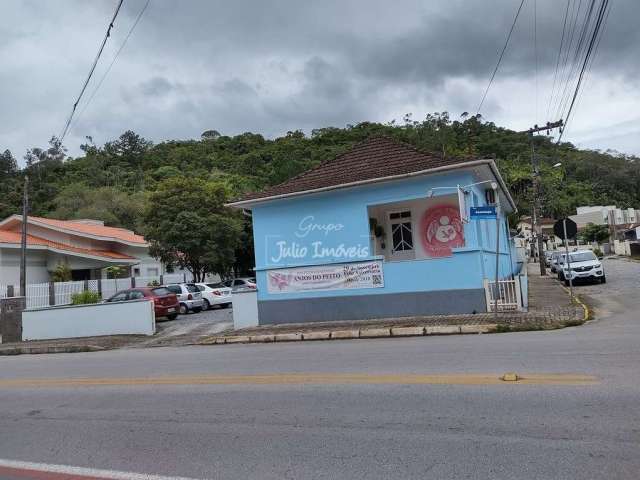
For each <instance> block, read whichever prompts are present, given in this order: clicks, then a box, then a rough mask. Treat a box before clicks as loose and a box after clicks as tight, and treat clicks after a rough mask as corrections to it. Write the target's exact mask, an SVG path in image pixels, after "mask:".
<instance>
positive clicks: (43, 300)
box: [0, 273, 193, 308]
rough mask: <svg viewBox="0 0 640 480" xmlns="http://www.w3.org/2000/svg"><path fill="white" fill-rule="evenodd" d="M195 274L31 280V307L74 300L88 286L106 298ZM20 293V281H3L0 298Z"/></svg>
mask: <svg viewBox="0 0 640 480" xmlns="http://www.w3.org/2000/svg"><path fill="white" fill-rule="evenodd" d="M192 279H193V277H192V276H191V275H188V274H187V275H185V274H182V273H180V274H167V275H158V276H155V277H133V278H111V279H106V278H103V279H100V280H85V281H75V282H47V283H31V284H28V285H27V292H26V297H27V308H45V307H50V306H56V305H69V304H71V296H72V295H73V294H74V293H80V292H83V291H84V290H89V291H92V292H98V293H100V296H101V297H102V298H109V297H111V296H112V295H114V294H115V293H116V292H119V291H120V290H125V289H127V288H131V287H134V286H136V287H146V286H147V285H163V284H164V285H166V284H168V283H181V282H184V281H191V280H192ZM19 293H20V287H19V286H18V285H2V284H0V298H6V297H10V296H17V295H19Z"/></svg>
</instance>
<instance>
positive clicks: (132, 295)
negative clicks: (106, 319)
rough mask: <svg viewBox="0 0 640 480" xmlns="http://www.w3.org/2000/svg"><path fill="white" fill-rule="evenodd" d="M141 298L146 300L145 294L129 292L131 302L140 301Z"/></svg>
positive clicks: (138, 291) (136, 291) (134, 291)
mask: <svg viewBox="0 0 640 480" xmlns="http://www.w3.org/2000/svg"><path fill="white" fill-rule="evenodd" d="M141 298H144V293H142V292H141V291H140V290H132V291H131V292H129V300H139V299H141Z"/></svg>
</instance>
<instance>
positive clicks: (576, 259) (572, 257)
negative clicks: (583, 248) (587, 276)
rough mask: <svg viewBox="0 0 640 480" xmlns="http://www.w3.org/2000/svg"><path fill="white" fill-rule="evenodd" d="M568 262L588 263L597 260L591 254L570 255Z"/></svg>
mask: <svg viewBox="0 0 640 480" xmlns="http://www.w3.org/2000/svg"><path fill="white" fill-rule="evenodd" d="M569 260H570V261H572V262H588V261H590V260H597V257H596V255H595V254H594V253H593V252H580V253H570V254H569Z"/></svg>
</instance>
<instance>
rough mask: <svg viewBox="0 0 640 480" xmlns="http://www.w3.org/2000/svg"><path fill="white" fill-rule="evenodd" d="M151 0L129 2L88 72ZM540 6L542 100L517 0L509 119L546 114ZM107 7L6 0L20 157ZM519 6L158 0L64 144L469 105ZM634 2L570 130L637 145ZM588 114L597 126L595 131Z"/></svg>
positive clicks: (10, 144)
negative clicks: (88, 137) (126, 134)
mask: <svg viewBox="0 0 640 480" xmlns="http://www.w3.org/2000/svg"><path fill="white" fill-rule="evenodd" d="M144 1H145V0H130V1H128V2H125V4H124V9H123V11H122V12H121V15H120V16H119V17H118V20H117V22H116V25H115V28H114V31H113V35H112V37H111V39H110V40H109V42H108V44H107V49H106V50H105V54H104V57H103V60H102V61H101V63H100V64H99V66H98V69H97V71H96V79H99V78H100V76H101V75H102V72H103V71H104V68H106V66H107V65H108V63H109V62H110V61H111V58H112V57H113V55H114V54H115V51H116V50H117V48H118V47H119V45H120V43H121V42H122V40H123V38H124V36H125V35H126V32H127V31H128V29H129V27H130V25H131V24H132V22H133V20H134V18H135V16H136V15H137V13H138V11H139V9H140V8H142V5H143V4H144ZM582 3H585V4H586V2H582ZM537 4H538V21H537V34H538V49H537V61H538V82H537V84H538V88H537V92H538V95H537V102H536V94H535V92H536V87H535V85H536V81H535V63H536V62H535V60H536V52H535V49H534V47H533V15H532V5H533V2H526V3H525V8H524V10H523V11H522V14H521V17H520V19H519V22H518V25H517V28H516V30H515V32H514V35H513V38H512V41H511V45H510V48H509V50H508V51H507V54H506V56H505V58H504V61H503V64H502V66H501V69H500V72H499V73H498V76H497V78H496V81H495V84H494V86H493V87H492V90H491V92H490V94H489V96H488V98H487V100H486V102H485V105H484V108H483V112H482V113H483V115H484V116H485V118H487V119H489V120H492V121H495V122H496V123H499V124H501V125H505V126H508V127H512V128H525V127H527V126H529V125H531V124H533V123H539V122H543V121H545V120H547V119H551V118H547V112H546V110H547V105H548V103H549V98H550V93H551V85H552V82H553V74H554V70H555V64H556V55H557V49H558V44H559V41H560V32H561V26H562V24H561V22H562V17H563V14H564V6H565V5H566V3H565V2H564V1H556V0H539V1H538V2H537ZM573 4H576V5H577V4H578V2H573V1H572V5H573ZM61 5H64V6H65V8H61ZM113 8H114V2H112V1H107V0H102V1H100V2H84V1H81V0H66V1H64V2H60V3H58V2H56V3H53V2H48V1H46V0H31V1H29V2H22V3H18V2H13V3H8V4H4V5H3V17H4V19H6V21H4V22H2V24H1V25H0V62H2V65H3V68H2V70H0V88H1V90H0V91H1V92H2V95H1V96H0V149H4V148H10V149H11V150H12V151H14V154H15V155H16V156H22V154H23V152H24V151H25V150H26V148H29V147H31V146H34V145H42V144H44V143H45V142H46V140H47V139H48V138H49V137H50V136H51V135H52V134H56V133H59V131H60V130H61V127H62V125H63V123H64V120H65V118H66V115H67V114H68V112H69V110H70V108H71V104H72V103H73V100H74V98H75V96H76V95H77V92H78V90H79V88H80V85H81V83H82V81H83V79H84V76H85V75H86V72H87V70H88V68H89V65H90V62H91V60H92V58H93V56H94V55H95V51H96V49H97V46H98V44H99V42H100V40H101V37H102V35H103V33H104V29H105V26H106V21H107V19H108V17H109V16H110V14H111V13H112V10H113ZM516 8H517V2H513V1H510V0H494V1H492V2H469V1H463V0H454V1H444V0H442V1H440V2H423V1H421V0H406V1H403V2H388V1H382V0H367V1H364V0H361V1H357V0H352V1H338V0H326V1H323V2H298V1H294V0H271V1H265V2H254V1H249V0H242V1H234V2H227V1H222V0H219V1H204V0H202V1H190V2H175V1H171V0H152V2H151V5H150V7H149V9H148V10H147V12H146V14H145V16H144V17H143V19H142V21H141V22H140V24H139V25H138V27H137V29H136V31H135V32H134V34H133V36H132V37H131V38H130V40H129V42H128V44H127V46H126V47H125V49H124V50H123V52H122V54H121V55H120V56H119V57H118V59H117V61H116V63H115V65H114V67H113V69H112V71H111V72H110V74H109V76H108V77H107V80H106V81H105V82H104V84H103V85H102V87H101V89H100V91H99V92H98V93H97V95H96V96H95V98H94V99H93V101H92V103H91V104H90V105H89V106H88V107H87V108H86V109H85V108H84V105H83V104H82V103H81V106H80V109H79V111H81V112H83V113H82V114H81V115H79V117H78V119H77V121H76V122H75V123H74V125H73V128H72V130H71V132H70V133H69V134H68V136H67V139H66V141H65V143H66V144H67V146H68V147H69V150H70V152H71V153H74V154H77V153H78V145H79V144H80V143H81V142H82V140H83V138H84V136H85V135H91V136H93V138H94V139H95V140H96V141H97V142H104V141H107V140H110V139H112V138H114V137H116V136H117V135H119V134H120V133H121V132H122V131H124V130H125V129H128V128H132V129H134V130H136V131H138V132H139V133H140V134H142V135H144V136H146V137H148V138H150V139H152V140H154V141H156V142H158V141H162V140H164V139H175V138H197V137H198V136H199V135H200V133H201V132H202V131H204V130H206V129H209V128H215V129H217V130H219V131H221V132H223V133H226V134H236V133H241V132H244V131H255V132H260V133H263V134H265V135H267V136H275V135H280V134H283V133H285V132H286V131H288V130H292V129H298V128H302V129H304V130H305V131H310V130H311V129H312V128H318V127H323V126H329V125H334V126H344V125H345V124H347V123H356V122H359V121H365V120H370V121H383V122H385V121H389V120H391V119H393V118H397V119H400V118H401V117H402V115H403V114H404V113H407V112H413V114H414V115H413V117H414V118H416V119H419V118H421V117H422V116H423V115H425V114H426V113H427V112H430V111H442V110H448V111H450V112H451V114H452V116H457V115H459V114H460V113H461V112H463V111H471V112H473V111H475V108H476V107H477V104H478V102H479V100H480V97H481V95H482V91H483V90H484V88H485V86H486V82H487V81H488V77H489V75H490V74H491V71H492V69H493V67H494V65H495V61H496V59H497V56H498V54H499V51H500V49H501V47H502V44H503V42H504V39H505V36H506V34H507V31H508V28H509V26H510V24H511V21H512V19H513V15H514V13H515V9H516ZM582 8H584V5H583V7H582ZM639 13H640V3H638V2H636V1H634V0H624V1H623V0H618V1H616V2H612V10H611V15H610V17H609V18H608V21H607V25H606V30H605V36H604V38H603V40H602V43H601V44H600V47H599V52H598V56H597V58H596V62H595V63H594V65H593V69H592V70H591V72H590V73H589V76H588V78H587V82H586V84H585V89H584V92H583V95H582V98H581V100H580V102H579V105H578V108H577V109H576V112H575V117H574V120H573V121H572V124H571V125H570V128H569V129H568V130H567V139H568V140H572V141H576V142H578V143H580V144H584V145H586V146H590V147H597V148H603V149H604V148H617V149H619V150H627V151H632V152H635V153H640V140H638V137H637V132H636V133H634V132H635V131H634V130H630V129H629V128H627V129H620V128H619V127H618V125H620V124H625V125H626V124H627V123H630V124H633V121H634V119H635V118H636V116H637V114H636V113H635V112H637V111H638V109H640V93H638V92H640V89H638V80H637V79H638V78H639V77H638V74H639V73H640V72H639V71H638V70H639V68H638V67H639V65H640V51H639V50H640V48H639V47H638V45H640V30H639V29H637V28H636V25H635V23H636V19H637V18H638V14H639ZM92 89H93V86H92V85H90V87H89V90H88V94H87V97H88V96H89V94H90V93H91V91H92ZM550 110H551V112H550V113H549V117H551V116H552V115H553V113H554V112H553V108H551V109H550ZM625 122H626V123H625ZM596 124H597V125H602V124H604V125H605V128H604V129H603V128H600V129H599V130H598V133H597V134H594V126H595V125H596ZM606 125H611V130H610V131H608V130H607V128H606Z"/></svg>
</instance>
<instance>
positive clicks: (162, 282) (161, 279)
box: [160, 275, 164, 285]
mask: <svg viewBox="0 0 640 480" xmlns="http://www.w3.org/2000/svg"><path fill="white" fill-rule="evenodd" d="M160 285H164V275H160Z"/></svg>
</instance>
